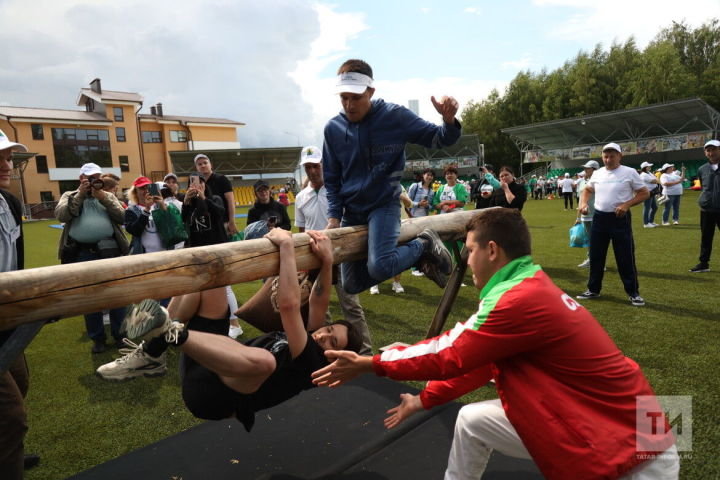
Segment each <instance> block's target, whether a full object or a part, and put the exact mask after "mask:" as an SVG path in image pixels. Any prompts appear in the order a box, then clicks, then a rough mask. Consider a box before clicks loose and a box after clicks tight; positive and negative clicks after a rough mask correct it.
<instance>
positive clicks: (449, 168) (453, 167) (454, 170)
mask: <svg viewBox="0 0 720 480" xmlns="http://www.w3.org/2000/svg"><path fill="white" fill-rule="evenodd" d="M448 172H452V173H454V174H455V175H457V173H458V169H457V165H454V164H453V165H447V166H446V167H445V169H444V170H443V173H445V175H447V174H448Z"/></svg>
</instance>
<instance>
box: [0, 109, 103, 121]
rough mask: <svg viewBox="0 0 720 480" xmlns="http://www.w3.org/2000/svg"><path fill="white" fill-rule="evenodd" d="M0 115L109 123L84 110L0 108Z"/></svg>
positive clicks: (99, 115)
mask: <svg viewBox="0 0 720 480" xmlns="http://www.w3.org/2000/svg"><path fill="white" fill-rule="evenodd" d="M0 115H1V116H3V117H6V118H7V117H11V118H38V119H44V120H68V121H70V122H72V121H82V122H109V120H108V119H107V117H105V116H104V115H101V114H99V113H93V112H86V111H84V110H59V109H52V108H33V107H1V106H0Z"/></svg>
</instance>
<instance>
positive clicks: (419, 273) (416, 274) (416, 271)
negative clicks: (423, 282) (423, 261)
mask: <svg viewBox="0 0 720 480" xmlns="http://www.w3.org/2000/svg"><path fill="white" fill-rule="evenodd" d="M412 274H413V275H415V276H416V277H424V276H425V274H424V273H422V272H421V271H420V270H413V271H412Z"/></svg>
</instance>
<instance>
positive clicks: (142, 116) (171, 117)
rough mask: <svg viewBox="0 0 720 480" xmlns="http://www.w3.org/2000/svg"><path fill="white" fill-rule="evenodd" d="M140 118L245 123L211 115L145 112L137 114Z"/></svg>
mask: <svg viewBox="0 0 720 480" xmlns="http://www.w3.org/2000/svg"><path fill="white" fill-rule="evenodd" d="M138 117H140V119H141V120H142V119H153V120H170V121H178V122H190V123H218V124H223V125H241V126H242V125H245V124H244V123H242V122H236V121H235V120H228V119H227V118H211V117H185V116H180V115H162V116H160V115H149V114H147V113H141V114H140V115H138Z"/></svg>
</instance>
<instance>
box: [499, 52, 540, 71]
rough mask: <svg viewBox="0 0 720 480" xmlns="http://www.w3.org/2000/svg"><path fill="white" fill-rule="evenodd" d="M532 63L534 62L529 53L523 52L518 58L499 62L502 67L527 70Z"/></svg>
mask: <svg viewBox="0 0 720 480" xmlns="http://www.w3.org/2000/svg"><path fill="white" fill-rule="evenodd" d="M534 64H535V62H533V60H532V59H531V58H530V54H529V53H525V54H523V56H522V58H520V60H508V61H507V62H503V63H501V64H500V66H501V67H502V68H503V69H513V70H527V69H528V68H530V67H531V66H533V65H534Z"/></svg>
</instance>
